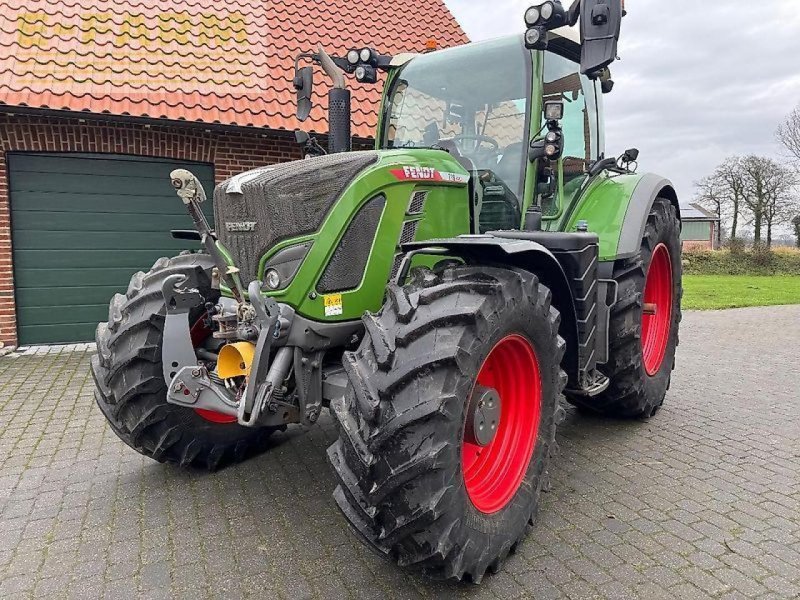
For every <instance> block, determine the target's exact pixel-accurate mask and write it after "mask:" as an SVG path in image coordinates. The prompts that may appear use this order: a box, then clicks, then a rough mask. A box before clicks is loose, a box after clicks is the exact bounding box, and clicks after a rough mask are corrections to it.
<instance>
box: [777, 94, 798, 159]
mask: <svg viewBox="0 0 800 600" xmlns="http://www.w3.org/2000/svg"><path fill="white" fill-rule="evenodd" d="M777 136H778V141H780V143H781V144H783V145H784V146H785V147H786V149H787V150H788V151H789V153H790V154H791V155H792V157H793V158H794V160H795V161H796V162H797V164H798V166H800V106H798V107H797V108H795V109H794V110H793V111H792V112H791V113H789V116H788V117H786V120H785V121H784V122H783V123H781V125H780V126H779V127H778V132H777Z"/></svg>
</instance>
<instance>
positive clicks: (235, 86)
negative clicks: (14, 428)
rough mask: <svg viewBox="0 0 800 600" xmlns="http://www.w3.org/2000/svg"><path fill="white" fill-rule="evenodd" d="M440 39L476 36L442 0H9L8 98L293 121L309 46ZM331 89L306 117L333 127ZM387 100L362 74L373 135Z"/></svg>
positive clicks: (392, 48) (1, 48)
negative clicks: (302, 55) (299, 71)
mask: <svg viewBox="0 0 800 600" xmlns="http://www.w3.org/2000/svg"><path fill="white" fill-rule="evenodd" d="M429 39H435V40H436V41H437V43H438V44H439V46H440V47H447V46H453V45H457V44H463V43H466V42H467V41H468V40H467V36H466V35H465V33H464V32H463V30H462V29H461V27H460V26H459V25H458V23H457V22H456V20H455V19H454V17H453V16H452V14H451V13H450V11H449V10H448V9H447V7H446V6H445V5H444V2H443V0H360V2H352V1H345V0H326V1H325V2H318V1H317V0H265V1H258V0H243V1H241V2H230V1H229V0H121V1H120V0H56V1H53V0H6V1H5V2H4V9H3V11H2V12H0V105H7V106H14V107H18V106H24V107H33V108H43V109H50V110H66V111H86V112H90V113H98V114H110V115H126V116H134V117H147V118H156V119H168V120H185V121H195V122H202V123H219V124H224V125H237V126H254V127H267V128H271V129H289V130H291V129H295V128H296V127H299V126H300V123H298V121H297V120H296V119H295V117H294V113H295V98H294V88H293V87H292V77H293V69H294V58H295V55H297V54H298V53H299V52H302V51H308V50H314V49H316V46H317V44H320V43H321V44H322V45H323V46H325V47H326V48H327V49H328V50H329V51H332V52H336V53H343V52H344V51H346V50H347V49H348V48H351V47H363V46H366V45H370V46H372V47H375V48H376V49H378V50H380V51H381V52H386V53H390V54H395V53H400V52H403V51H422V50H424V49H425V45H426V42H427V40H429ZM317 79H318V80H319V79H320V77H318V78H317ZM326 95H327V86H326V85H324V84H322V85H318V86H317V90H316V94H315V96H316V98H315V108H314V110H313V111H312V113H311V117H310V119H309V122H307V124H306V128H309V125H308V123H310V128H312V129H314V130H315V131H317V132H322V133H324V132H326V131H327V118H326V117H327V110H326V108H327V98H326ZM379 101H380V86H363V85H358V84H356V83H355V81H353V133H354V134H355V135H357V136H360V137H370V136H372V135H373V132H374V129H375V125H376V122H377V110H378V104H379Z"/></svg>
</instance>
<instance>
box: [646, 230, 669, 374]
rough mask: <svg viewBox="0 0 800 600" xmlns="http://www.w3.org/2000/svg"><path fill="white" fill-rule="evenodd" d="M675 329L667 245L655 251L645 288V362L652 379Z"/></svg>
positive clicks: (660, 245) (657, 247)
mask: <svg viewBox="0 0 800 600" xmlns="http://www.w3.org/2000/svg"><path fill="white" fill-rule="evenodd" d="M671 326H672V259H671V258H670V256H669V250H667V247H666V246H665V245H664V244H659V245H658V246H656V249H655V250H654V251H653V258H652V260H651V261H650V268H649V269H648V270H647V279H646V280H645V285H644V305H643V307H642V358H643V360H644V369H645V371H647V374H648V375H649V376H650V377H652V376H653V375H655V374H656V373H658V371H659V370H660V369H661V365H662V363H663V362H664V356H665V355H666V353H667V346H668V345H669V333H670V327H671Z"/></svg>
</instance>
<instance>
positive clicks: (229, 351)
mask: <svg viewBox="0 0 800 600" xmlns="http://www.w3.org/2000/svg"><path fill="white" fill-rule="evenodd" d="M255 353H256V347H255V345H254V344H251V343H250V342H238V343H236V344H226V345H225V346H223V347H222V350H220V352H219V360H218V361H217V375H219V376H220V378H221V379H232V378H233V377H242V376H244V377H247V376H249V375H250V367H251V366H252V365H253V356H255Z"/></svg>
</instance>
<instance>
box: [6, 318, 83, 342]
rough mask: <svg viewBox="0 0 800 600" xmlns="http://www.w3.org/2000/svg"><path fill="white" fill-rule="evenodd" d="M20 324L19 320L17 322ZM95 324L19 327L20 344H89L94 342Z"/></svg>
mask: <svg viewBox="0 0 800 600" xmlns="http://www.w3.org/2000/svg"><path fill="white" fill-rule="evenodd" d="M18 321H19V322H21V320H18ZM95 329H97V323H96V322H90V323H70V324H67V325H37V324H30V325H25V326H24V329H23V326H22V325H20V334H22V332H23V331H24V337H20V340H22V341H20V343H21V344H25V345H36V344H54V343H71V342H91V341H93V340H94V333H95Z"/></svg>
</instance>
